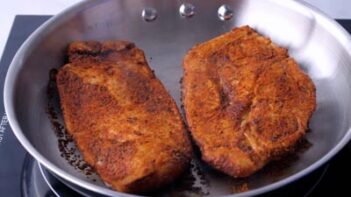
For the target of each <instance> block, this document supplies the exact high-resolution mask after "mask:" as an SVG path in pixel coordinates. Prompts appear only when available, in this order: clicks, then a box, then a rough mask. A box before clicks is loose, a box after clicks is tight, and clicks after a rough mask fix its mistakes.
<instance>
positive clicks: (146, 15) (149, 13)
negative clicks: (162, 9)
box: [141, 7, 157, 22]
mask: <svg viewBox="0 0 351 197" xmlns="http://www.w3.org/2000/svg"><path fill="white" fill-rule="evenodd" d="M141 17H143V19H144V20H145V21H147V22H151V21H154V20H155V19H156V18H157V11H156V9H155V8H151V7H148V8H145V9H143V11H142V12H141Z"/></svg>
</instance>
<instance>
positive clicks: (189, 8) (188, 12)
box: [179, 3, 195, 18]
mask: <svg viewBox="0 0 351 197" xmlns="http://www.w3.org/2000/svg"><path fill="white" fill-rule="evenodd" d="M179 14H180V16H182V17H187V18H190V17H192V16H194V14H195V6H194V5H193V4H190V3H183V4H182V5H181V6H180V7H179Z"/></svg>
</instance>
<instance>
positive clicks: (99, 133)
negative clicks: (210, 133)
mask: <svg viewBox="0 0 351 197" xmlns="http://www.w3.org/2000/svg"><path fill="white" fill-rule="evenodd" d="M68 57H69V63H67V64H66V65H64V66H63V67H62V68H61V69H60V70H59V72H58V74H57V76H56V81H57V86H58V89H59V95H60V101H61V108H62V110H63V114H64V121H65V125H66V128H67V131H68V132H69V134H71V135H72V136H73V138H74V140H75V142H76V144H77V146H78V148H79V150H80V151H81V153H82V155H83V157H84V159H85V160H86V162H87V163H88V164H90V165H91V166H92V167H94V168H95V169H96V171H97V173H98V174H99V175H100V176H101V179H102V180H103V181H105V182H106V183H107V184H110V185H111V186H112V187H113V188H114V189H116V190H118V191H121V192H131V193H144V192H149V191H151V190H154V189H156V188H159V187H161V186H163V185H165V184H168V183H170V182H171V181H173V180H174V179H176V178H177V177H178V176H179V175H181V173H183V171H184V170H185V169H186V168H187V167H188V165H189V162H190V159H191V155H192V152H191V145H190V142H189V140H188V137H187V135H186V131H185V128H184V124H183V121H182V118H181V115H180V113H179V111H178V109H177V106H176V104H175V102H174V100H173V99H172V98H171V96H170V95H169V94H168V92H167V91H166V89H165V88H164V86H163V85H162V84H161V82H160V81H159V80H158V79H157V78H156V76H155V75H154V73H153V71H152V70H151V69H150V67H149V66H148V64H147V62H146V60H145V57H144V53H143V51H142V50H140V49H139V48H137V47H135V46H134V44H133V43H129V42H125V41H111V42H74V43H72V44H70V46H69V49H68Z"/></svg>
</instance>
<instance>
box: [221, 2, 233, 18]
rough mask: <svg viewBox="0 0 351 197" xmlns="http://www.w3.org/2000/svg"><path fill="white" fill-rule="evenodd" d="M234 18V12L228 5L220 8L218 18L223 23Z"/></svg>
mask: <svg viewBox="0 0 351 197" xmlns="http://www.w3.org/2000/svg"><path fill="white" fill-rule="evenodd" d="M232 17H233V10H232V9H231V8H230V7H229V6H228V5H222V6H221V7H219V8H218V18H219V19H221V20H222V21H226V20H229V19H231V18H232Z"/></svg>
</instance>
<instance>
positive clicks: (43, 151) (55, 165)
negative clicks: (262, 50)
mask: <svg viewBox="0 0 351 197" xmlns="http://www.w3.org/2000/svg"><path fill="white" fill-rule="evenodd" d="M184 2H185V1H171V0H168V1H165V0H100V1H86V2H83V3H80V4H77V5H76V6H74V7H72V8H70V9H68V10H66V11H64V12H62V13H61V14H59V15H57V16H55V17H53V18H52V19H50V20H49V21H48V22H46V23H45V24H44V25H43V26H41V27H40V28H39V29H38V30H37V31H35V32H34V33H33V34H32V35H31V37H30V38H29V39H28V40H27V41H26V42H25V43H24V44H23V46H22V47H21V48H20V50H19V51H18V52H17V54H16V56H15V58H14V60H13V62H12V63H11V66H10V69H9V71H8V74H7V77H6V82H5V89H4V101H5V109H6V113H7V115H8V118H9V122H10V125H11V127H12V129H13V131H14V133H15V135H16V136H17V138H18V139H19V141H20V142H21V143H22V145H23V146H24V147H25V148H26V150H27V151H28V152H29V153H31V154H32V155H33V156H34V157H35V158H36V159H37V160H38V161H39V162H40V163H41V164H42V165H43V166H45V167H46V168H47V169H49V170H50V171H51V172H52V173H53V174H54V175H55V176H57V177H59V178H60V179H62V180H63V181H64V182H65V183H67V184H68V185H71V186H73V187H80V188H84V189H86V190H88V191H92V192H94V193H96V194H102V195H109V196H113V195H125V196H128V194H121V193H118V192H115V191H113V190H111V189H109V188H108V187H107V186H105V185H104V184H103V183H102V182H101V181H99V180H97V181H96V182H94V181H93V180H92V179H91V178H89V177H86V175H84V174H83V173H81V171H79V170H76V169H75V168H74V167H73V166H72V165H70V164H69V163H68V162H67V161H66V160H65V159H64V158H62V157H61V156H60V151H59V148H58V141H57V136H56V135H55V132H54V131H53V129H52V125H51V122H50V121H49V118H48V114H47V113H46V108H47V102H48V97H47V94H46V88H47V84H48V81H49V71H50V70H51V69H52V68H58V67H60V66H61V65H63V63H64V60H65V55H64V54H65V48H66V46H67V44H68V43H69V42H71V41H73V40H106V39H123V40H130V41H133V42H135V43H136V45H137V46H138V47H140V48H142V49H143V50H144V51H145V53H146V55H147V57H148V60H149V64H150V66H151V67H152V68H153V69H154V70H155V73H156V75H157V76H158V77H159V78H160V79H161V81H162V82H163V83H164V84H165V86H166V88H167V89H168V90H169V92H170V93H171V95H172V96H173V97H174V98H175V99H176V101H177V103H178V105H180V101H179V94H180V85H179V79H180V78H181V75H182V69H181V63H182V58H183V56H184V54H185V53H186V52H187V50H188V49H189V48H190V47H192V46H193V45H194V44H196V43H199V42H203V41H205V40H208V39H210V38H212V37H215V36H217V35H219V34H221V33H224V32H227V31H229V30H230V29H232V28H233V27H236V26H241V25H246V24H248V25H250V26H252V27H254V28H255V29H256V30H258V31H259V32H260V33H262V34H264V35H267V36H269V37H270V38H272V40H273V41H274V42H276V43H278V44H280V45H281V46H285V47H287V48H289V52H290V54H291V56H293V57H294V58H295V59H296V60H297V61H298V62H299V63H300V65H301V67H302V68H303V69H304V70H305V71H306V72H307V73H308V74H309V76H310V77H311V78H312V79H313V81H314V83H315V84H316V87H317V102H318V104H317V105H318V108H317V110H316V112H315V113H314V115H313V117H312V120H311V122H310V128H311V132H309V133H308V134H307V139H308V141H309V142H310V143H311V144H312V146H311V147H310V148H309V149H307V150H306V151H305V152H303V153H301V154H299V155H298V156H299V158H298V159H297V160H296V161H294V162H292V163H291V164H290V165H288V166H287V167H286V168H284V170H282V172H281V173H280V174H279V175H277V176H273V177H272V176H266V175H264V174H258V175H255V176H253V177H252V178H250V180H249V191H247V192H243V193H240V194H233V191H231V189H230V185H229V184H228V183H227V182H226V181H223V179H222V177H216V176H211V174H208V177H207V179H208V181H209V182H211V186H210V187H206V188H205V189H207V190H208V191H209V192H210V195H212V196H218V195H232V194H233V195H238V196H239V195H256V194H260V193H263V192H267V191H270V190H273V189H276V188H278V187H281V186H283V185H286V184H288V183H290V182H292V181H294V180H296V179H298V178H301V177H302V176H304V175H306V174H308V173H309V172H311V171H313V170H315V169H316V168H318V167H319V166H321V165H322V164H323V163H325V162H326V161H328V160H329V159H330V158H331V157H332V156H333V155H335V154H336V153H337V152H338V151H339V150H340V149H341V148H342V147H343V146H344V145H345V144H346V143H347V142H348V141H349V139H350V137H351V129H350V128H351V118H350V117H351V116H350V115H351V114H350V113H351V105H350V103H351V102H350V101H351V83H350V82H349V81H348V78H349V76H351V39H350V36H349V35H348V33H347V32H346V31H345V30H344V29H343V28H342V27H341V26H340V25H338V24H337V23H336V22H335V21H333V20H332V19H330V18H328V17H327V16H325V15H324V14H322V13H320V12H319V11H318V10H316V9H314V8H311V7H310V6H308V5H305V4H303V3H301V2H297V1H289V0H286V1H281V0H223V1H212V0H211V1H210V0H208V1H203V0H193V1H190V0H189V1H186V2H187V3H191V4H193V5H194V7H195V12H194V15H193V17H191V18H186V17H182V16H180V15H179V12H178V10H179V7H180V5H181V4H182V3H184ZM223 4H226V5H227V6H228V7H229V8H230V9H231V10H232V11H233V12H232V18H231V19H230V20H227V21H222V20H220V19H219V18H218V17H217V11H218V8H219V7H220V6H221V5H223ZM146 7H152V8H154V9H155V10H156V11H157V18H156V19H155V20H154V21H150V22H146V21H145V20H143V19H142V17H141V14H142V10H143V9H144V8H146ZM205 173H206V172H205Z"/></svg>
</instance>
